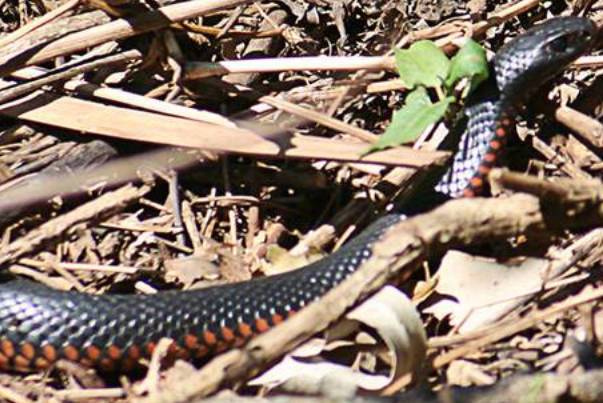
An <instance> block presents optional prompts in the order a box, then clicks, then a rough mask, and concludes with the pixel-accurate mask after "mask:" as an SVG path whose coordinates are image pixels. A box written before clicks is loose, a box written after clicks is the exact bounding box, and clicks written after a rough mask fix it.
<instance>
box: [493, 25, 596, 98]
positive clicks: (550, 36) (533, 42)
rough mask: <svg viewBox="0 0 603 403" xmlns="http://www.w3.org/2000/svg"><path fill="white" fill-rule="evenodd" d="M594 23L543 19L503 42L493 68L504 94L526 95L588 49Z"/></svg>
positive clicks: (592, 38)
mask: <svg viewBox="0 0 603 403" xmlns="http://www.w3.org/2000/svg"><path fill="white" fill-rule="evenodd" d="M596 36H597V26H596V25H595V24H594V23H593V22H592V21H591V20H589V19H587V18H582V17H560V18H552V19H550V20H546V21H545V22H543V23H542V24H540V25H537V26H535V27H533V28H531V29H530V30H528V31H527V32H526V33H525V34H523V35H521V36H519V37H517V38H515V39H513V40H511V41H510V42H508V43H507V44H505V45H504V46H503V47H502V48H501V49H500V50H499V51H498V52H497V54H496V57H495V60H494V70H495V72H496V81H497V85H498V88H499V90H500V92H501V93H502V94H504V95H505V96H510V97H515V96H520V97H521V96H526V95H529V93H528V94H526V90H527V89H533V90H536V89H537V88H538V87H539V86H541V85H542V84H544V83H545V82H546V81H548V80H550V79H551V78H553V77H554V76H556V75H557V74H559V73H561V71H562V70H563V69H564V68H566V67H567V65H568V64H570V63H571V62H573V61H574V60H576V59H577V58H578V57H579V56H580V55H582V54H583V53H585V52H586V51H587V50H589V49H590V48H591V46H592V45H593V43H594V42H595V39H596Z"/></svg>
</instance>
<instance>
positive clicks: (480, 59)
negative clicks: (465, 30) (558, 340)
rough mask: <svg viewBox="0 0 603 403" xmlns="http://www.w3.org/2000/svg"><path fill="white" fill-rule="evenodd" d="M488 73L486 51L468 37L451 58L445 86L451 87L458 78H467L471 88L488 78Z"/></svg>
mask: <svg viewBox="0 0 603 403" xmlns="http://www.w3.org/2000/svg"><path fill="white" fill-rule="evenodd" d="M488 75H489V70H488V60H487V59H486V51H485V50H484V48H482V47H481V46H480V45H479V44H478V43H477V42H475V41H474V40H473V39H469V40H467V42H466V43H465V45H464V46H463V47H462V48H461V49H459V51H458V52H457V53H456V55H455V56H454V57H453V58H452V61H451V64H450V75H449V76H448V79H447V80H446V86H447V87H448V88H452V87H453V86H454V85H455V84H456V83H457V82H458V81H459V80H460V79H462V78H468V79H469V80H470V82H471V84H470V87H471V90H473V89H475V88H476V87H477V86H478V85H479V84H480V83H481V82H482V81H485V80H486V79H488Z"/></svg>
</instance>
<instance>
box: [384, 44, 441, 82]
mask: <svg viewBox="0 0 603 403" xmlns="http://www.w3.org/2000/svg"><path fill="white" fill-rule="evenodd" d="M395 58H396V67H397V68H398V74H400V78H401V79H402V81H403V82H404V84H406V85H407V86H408V87H409V88H415V87H416V86H419V85H424V86H425V87H431V88H435V87H440V86H441V85H442V83H443V82H444V80H446V77H448V72H449V71H450V60H448V58H447V57H446V55H445V54H444V52H442V50H441V49H440V48H438V47H437V46H436V45H435V44H434V43H433V42H431V41H418V42H416V43H414V44H413V45H412V46H411V47H410V48H408V49H402V50H400V49H396V50H395Z"/></svg>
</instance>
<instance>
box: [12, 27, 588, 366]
mask: <svg viewBox="0 0 603 403" xmlns="http://www.w3.org/2000/svg"><path fill="white" fill-rule="evenodd" d="M595 33H596V27H595V25H594V24H593V23H592V22H591V21H590V20H588V19H584V18H578V17H563V18H556V19H551V20H548V21H546V22H545V23H543V24H541V25H539V26H537V27H535V28H533V29H531V30H529V31H527V32H526V33H525V34H523V35H521V36H519V37H518V38H516V39H514V40H513V41H511V42H509V43H508V44H507V45H505V46H504V47H503V48H501V50H500V51H499V52H498V53H497V55H496V57H495V61H494V69H495V72H496V80H497V85H498V93H497V94H495V95H494V96H493V97H489V98H488V99H487V100H483V101H482V102H478V103H477V104H475V105H473V106H471V107H470V108H468V109H467V111H466V113H467V115H468V124H467V129H466V130H465V132H464V134H463V135H462V137H461V141H460V144H459V147H458V151H457V152H456V153H455V155H454V157H453V160H452V164H451V166H450V168H449V170H448V172H447V173H446V174H445V175H444V176H443V178H442V180H441V181H440V182H439V183H438V185H437V186H436V189H437V190H439V191H441V192H443V193H446V194H449V195H451V196H453V197H457V196H474V195H477V194H480V193H481V192H482V191H483V188H484V177H485V175H486V174H487V172H488V171H489V170H490V168H491V167H492V166H494V164H495V163H496V161H497V159H498V157H499V155H500V153H501V152H502V150H503V149H504V143H505V139H506V135H507V132H508V130H509V128H510V127H511V126H512V121H513V120H512V118H513V115H514V114H515V113H516V111H517V108H518V107H519V106H520V105H521V103H522V102H524V101H525V99H526V97H527V95H529V93H530V92H532V91H534V90H536V89H537V88H538V87H539V86H540V85H541V84H542V83H544V82H545V81H547V80H548V79H550V78H552V77H553V76H555V75H556V74H558V73H559V72H560V71H561V70H562V69H563V68H564V67H565V66H566V65H567V64H569V63H570V62H571V61H573V60H574V59H575V58H576V57H578V56H579V55H580V54H582V53H584V52H585V51H586V50H587V49H588V48H589V47H590V45H591V43H592V41H593V38H594V37H595ZM526 89H529V90H530V91H526ZM399 220H401V216H400V215H396V214H392V215H388V216H385V217H382V218H381V219H379V220H377V221H376V222H375V223H373V224H372V225H371V226H369V227H368V228H367V229H365V230H364V231H363V232H362V233H361V234H360V235H358V236H357V237H356V238H354V239H353V240H352V241H350V242H349V243H348V244H346V245H345V246H344V247H343V248H341V249H340V250H339V251H337V252H335V253H333V254H332V255H330V256H329V257H327V258H325V259H322V260H320V261H318V262H316V263H313V264H310V265H308V266H306V267H303V268H301V269H298V270H295V271H292V272H288V273H284V274H280V275H275V276H271V277H265V278H261V279H255V280H252V281H248V282H242V283H235V284H228V285H222V286H216V287H210V288H206V289H202V290H195V291H165V292H159V293H157V294H154V295H107V294H105V295H88V294H83V293H78V292H63V291H56V290H53V289H51V288H48V287H46V286H43V285H40V284H37V283H34V282H31V281H27V280H11V281H8V282H5V283H3V284H0V369H4V370H17V371H33V370H41V369H45V368H48V367H49V366H51V365H52V364H53V363H54V362H56V361H57V360H59V359H65V360H69V361H73V362H77V363H80V364H83V365H85V366H89V367H95V368H98V369H101V370H104V371H120V372H126V371H129V370H131V369H133V368H134V367H136V366H137V364H138V362H139V360H140V359H141V358H148V357H149V356H150V355H151V353H152V352H153V350H154V349H155V346H156V344H157V342H158V341H159V340H160V339H161V338H164V337H167V338H171V339H172V340H173V341H174V343H173V344H172V347H171V352H172V353H173V354H174V355H175V356H176V357H180V358H185V359H189V358H190V359H195V358H202V357H206V356H209V355H212V354H216V353H218V352H221V351H223V350H226V349H228V348H230V347H232V346H238V345H242V344H244V343H245V342H246V341H247V340H248V339H250V338H251V337H253V336H254V335H256V334H258V333H262V332H264V331H266V330H268V329H269V328H270V327H272V326H275V325H277V324H279V323H280V322H282V321H283V320H285V319H286V318H287V317H289V316H290V315H292V314H294V313H295V312H296V311H298V310H300V309H302V308H303V307H304V306H306V305H307V304H309V303H311V302H313V301H315V300H316V299H318V298H319V297H320V296H322V295H323V294H324V293H326V292H327V291H328V290H330V289H331V288H333V287H335V286H336V285H337V284H339V283H340V282H342V281H343V280H344V279H345V278H346V277H348V276H349V275H350V274H351V273H353V272H354V271H355V270H356V269H357V268H358V267H359V266H360V265H361V264H362V263H364V262H366V261H367V260H368V259H370V257H371V255H372V246H373V244H374V243H375V242H376V241H377V240H379V239H380V237H381V236H382V235H383V233H384V232H385V231H387V229H388V228H389V227H390V226H392V225H393V224H394V223H396V222H398V221H399Z"/></svg>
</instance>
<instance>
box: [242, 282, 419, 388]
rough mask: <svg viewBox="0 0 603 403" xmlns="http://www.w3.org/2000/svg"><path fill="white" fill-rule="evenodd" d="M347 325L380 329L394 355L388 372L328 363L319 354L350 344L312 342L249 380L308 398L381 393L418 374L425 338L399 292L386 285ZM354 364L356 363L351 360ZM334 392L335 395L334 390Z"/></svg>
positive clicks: (410, 305) (413, 311) (412, 309)
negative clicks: (396, 382) (406, 377)
mask: <svg viewBox="0 0 603 403" xmlns="http://www.w3.org/2000/svg"><path fill="white" fill-rule="evenodd" d="M346 319H347V320H348V321H354V322H359V323H362V324H364V325H366V326H369V327H371V328H373V329H375V330H376V332H377V333H378V334H379V335H380V337H381V338H382V340H383V342H384V343H385V345H386V346H387V347H388V354H389V355H390V357H391V360H390V362H391V368H390V370H389V374H387V375H383V374H381V373H373V374H367V373H362V372H360V371H358V370H355V369H353V368H352V367H350V366H347V365H342V364H339V363H335V362H332V361H327V359H326V358H325V357H322V356H321V355H320V354H321V353H324V352H326V351H329V350H330V351H333V349H334V348H335V347H341V346H347V347H350V344H351V343H346V342H344V341H341V340H338V341H333V342H329V341H327V340H325V339H312V340H311V341H309V342H308V343H306V344H305V345H303V346H301V347H300V348H298V349H297V350H295V351H293V352H292V353H291V354H290V355H288V356H287V357H285V358H284V359H283V360H282V361H281V362H280V363H278V364H277V365H275V366H274V367H273V368H271V369H270V370H269V371H267V372H265V373H264V374H263V375H261V376H259V377H257V378H255V379H253V380H252V381H250V384H252V385H262V386H267V387H270V388H276V387H278V388H279V390H286V391H287V392H296V393H304V394H327V395H330V396H332V394H333V393H336V394H337V397H345V396H352V395H353V394H354V393H355V392H356V390H357V389H363V390H365V391H371V392H379V391H381V390H383V389H385V388H386V387H387V386H389V385H390V384H391V383H392V382H394V381H396V380H398V379H399V378H401V377H403V376H406V375H408V374H411V375H413V376H417V375H418V374H419V373H420V371H421V369H422V367H423V363H424V359H425V352H426V349H427V339H426V336H425V331H424V329H423V324H422V322H421V318H420V317H419V314H418V312H417V310H416V308H415V306H414V304H413V303H412V302H411V301H410V300H409V299H408V297H407V296H406V295H404V294H403V293H402V292H401V291H399V290H397V289H396V288H394V287H389V286H388V287H385V288H383V289H382V290H381V291H380V292H379V293H377V294H375V295H374V296H373V297H372V298H370V299H369V300H367V301H365V302H364V303H363V304H361V305H360V306H358V307H357V308H356V309H354V310H353V311H351V312H350V313H348V314H347V315H346ZM350 361H356V360H350ZM333 391H335V392H333Z"/></svg>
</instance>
